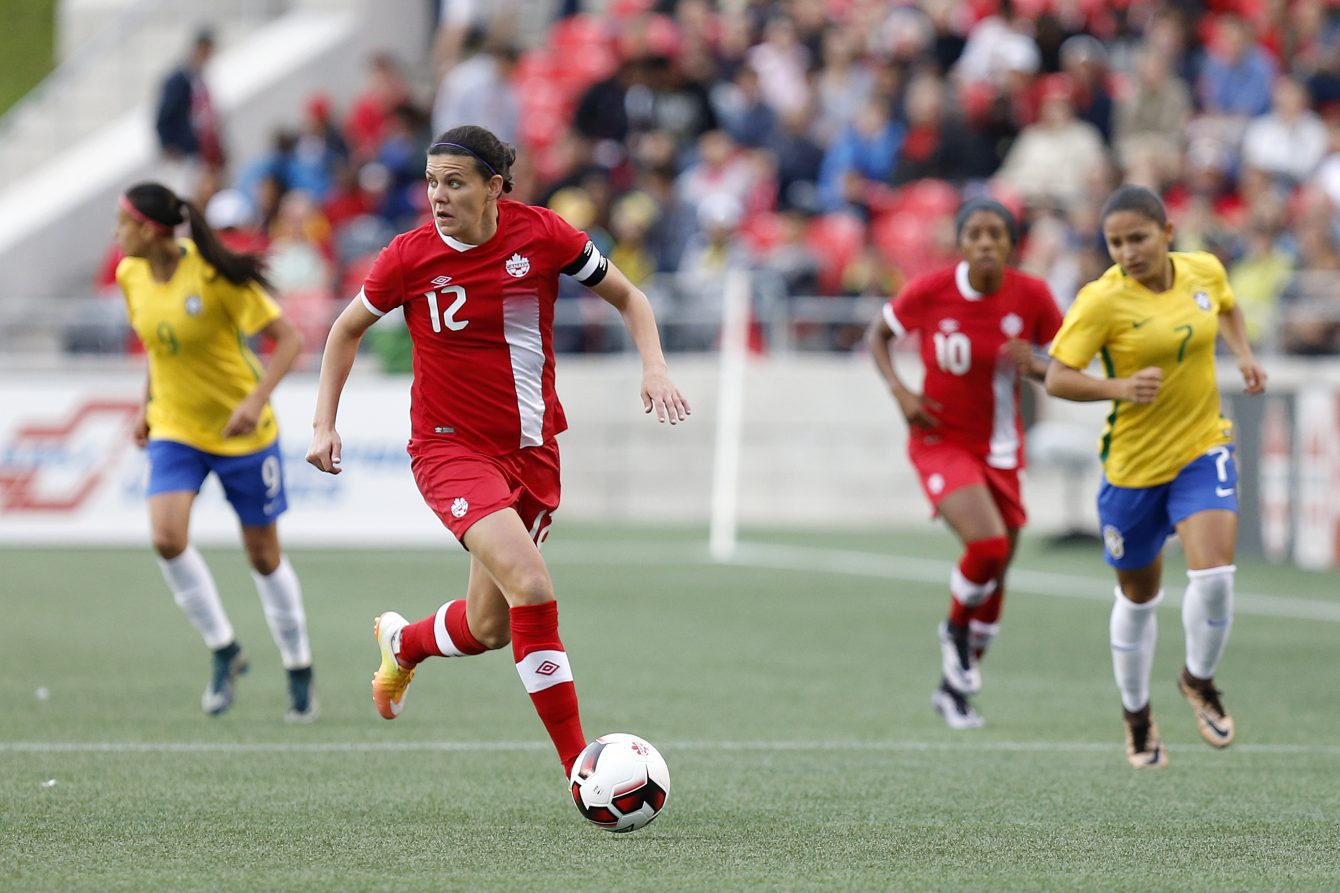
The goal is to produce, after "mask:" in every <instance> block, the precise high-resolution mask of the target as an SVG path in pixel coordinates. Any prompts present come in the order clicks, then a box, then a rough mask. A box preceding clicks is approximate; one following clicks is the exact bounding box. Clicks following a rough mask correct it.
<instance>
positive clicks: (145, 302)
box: [116, 239, 280, 456]
mask: <svg viewBox="0 0 1340 893" xmlns="http://www.w3.org/2000/svg"><path fill="white" fill-rule="evenodd" d="M178 245H179V246H180V248H181V259H180V260H179V261H178V262H177V269H176V271H175V272H174V273H173V274H172V279H171V280H170V281H168V282H157V281H155V279H154V277H153V273H152V271H150V269H149V261H148V260H146V259H145V258H142V257H127V258H125V259H124V260H122V261H121V263H120V264H118V265H117V268H116V281H117V284H119V285H120V286H121V291H122V292H123V293H124V294H125V296H126V310H127V312H128V313H129V315H130V325H131V327H132V328H134V329H135V334H136V335H138V336H139V339H140V342H141V343H143V344H144V350H145V353H146V354H147V355H148V357H149V407H148V414H149V436H150V437H152V438H154V439H158V440H173V441H176V442H178V443H184V444H186V445H187V446H192V447H195V448H196V449H198V450H203V451H205V452H207V453H215V454H217V455H221V456H243V455H247V454H249V453H254V452H257V451H258V450H262V449H264V448H265V447H267V446H269V445H270V444H271V443H273V442H274V440H275V438H276V437H278V436H279V428H278V426H277V425H276V424H275V417H274V412H273V411H272V410H271V409H270V406H269V404H266V406H265V409H264V410H263V411H262V412H261V417H260V419H259V420H258V421H257V423H256V429H255V430H254V431H253V432H251V433H250V434H243V435H240V436H237V437H224V436H223V426H224V425H226V424H228V419H229V418H230V417H231V416H232V414H233V410H235V409H237V405H238V404H239V403H241V402H242V400H243V399H244V398H245V397H246V396H247V395H248V394H250V393H251V392H252V391H253V390H254V389H255V387H256V382H258V381H260V379H261V365H260V362H259V361H258V360H257V359H256V355H255V354H254V353H252V350H251V347H250V346H249V345H248V344H247V338H248V337H250V336H252V335H254V334H256V333H257V332H259V331H260V330H261V329H263V328H265V327H266V326H268V325H269V324H270V323H271V322H273V321H274V320H275V319H277V318H278V317H279V316H280V310H279V305H278V304H276V303H275V302H274V300H273V299H272V298H271V297H270V296H269V295H268V294H266V293H265V290H264V289H263V288H261V287H260V285H258V284H256V283H254V282H253V283H249V284H247V285H234V284H233V283H231V282H229V281H228V280H227V279H225V278H223V276H221V275H219V273H218V271H217V270H215V269H214V267H213V266H212V265H210V264H209V263H208V262H207V261H205V259H204V258H202V257H201V256H200V252H199V251H197V250H196V247H195V243H194V242H192V241H191V240H190V239H181V240H179V242H178Z"/></svg>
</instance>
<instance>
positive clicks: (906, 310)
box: [884, 261, 1061, 468]
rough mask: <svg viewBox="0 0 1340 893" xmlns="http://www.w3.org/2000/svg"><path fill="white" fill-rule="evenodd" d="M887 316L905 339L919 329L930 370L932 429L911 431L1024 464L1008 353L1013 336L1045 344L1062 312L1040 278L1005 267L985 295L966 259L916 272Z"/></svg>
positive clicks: (1014, 372)
mask: <svg viewBox="0 0 1340 893" xmlns="http://www.w3.org/2000/svg"><path fill="white" fill-rule="evenodd" d="M884 321H885V322H886V323H888V325H889V328H890V329H892V330H893V333H894V334H895V335H897V336H899V337H900V338H901V337H902V336H904V335H906V334H908V333H910V332H916V333H918V344H919V346H920V348H921V362H922V365H923V366H924V367H925V369H926V379H925V382H924V383H923V384H922V393H923V394H924V395H925V396H926V397H928V398H929V399H930V400H933V401H935V403H937V404H939V406H940V408H939V409H938V410H936V409H934V408H933V407H929V406H928V407H927V412H928V413H930V414H931V415H933V416H934V417H935V419H936V421H937V423H938V424H937V425H936V426H935V427H934V428H913V429H912V431H911V433H910V436H911V437H912V438H913V439H914V440H920V441H924V442H926V443H935V442H937V441H939V442H945V443H952V444H955V445H958V446H961V447H964V448H966V449H968V450H971V451H972V452H974V453H976V454H977V455H979V456H981V457H982V458H983V459H985V460H986V462H987V464H988V465H990V466H992V467H993V468H1021V467H1023V464H1024V455H1023V449H1022V446H1023V422H1022V418H1021V416H1020V414H1019V367H1018V366H1017V365H1016V364H1015V362H1014V361H1013V360H1011V359H1010V358H1009V357H1008V356H1007V355H1006V354H1005V353H1004V352H1003V350H1002V349H1003V347H1004V346H1005V342H1007V341H1009V340H1010V339H1012V338H1022V339H1023V340H1025V341H1027V342H1029V343H1031V344H1035V345H1037V346H1039V347H1042V346H1045V345H1046V344H1047V343H1048V342H1049V341H1051V340H1052V336H1053V335H1055V334H1056V329H1057V327H1059V326H1060V325H1061V311H1060V310H1059V309H1058V308H1057V306H1056V301H1055V299H1053V298H1052V294H1051V291H1050V290H1049V289H1048V288H1047V284H1046V283H1045V282H1043V281H1042V280H1041V279H1037V278H1035V277H1033V276H1028V275H1025V274H1023V273H1020V272H1019V271H1018V270H1013V269H1006V270H1005V278H1004V281H1003V282H1002V283H1001V286H1000V289H999V290H998V291H996V292H995V293H993V294H989V295H987V294H982V293H981V292H979V291H977V290H976V289H974V288H973V287H972V284H971V283H970V282H969V281H968V264H967V262H966V261H964V262H961V263H959V265H958V266H957V267H955V268H954V269H951V270H941V271H939V272H935V273H927V274H926V275H924V276H918V277H917V278H915V279H913V280H912V281H911V282H909V283H907V285H905V286H904V287H903V289H902V291H900V292H899V293H898V295H897V296H896V297H894V298H893V300H891V301H889V302H888V303H887V304H885V305H884Z"/></svg>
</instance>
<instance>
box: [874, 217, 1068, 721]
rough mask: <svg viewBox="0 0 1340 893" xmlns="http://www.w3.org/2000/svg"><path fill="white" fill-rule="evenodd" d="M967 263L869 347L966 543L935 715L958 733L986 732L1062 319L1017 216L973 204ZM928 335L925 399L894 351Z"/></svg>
mask: <svg viewBox="0 0 1340 893" xmlns="http://www.w3.org/2000/svg"><path fill="white" fill-rule="evenodd" d="M955 226H956V230H957V233H958V246H959V250H960V252H961V253H962V255H963V260H962V261H960V262H959V263H958V264H957V265H956V266H955V267H954V268H952V269H948V270H942V271H940V272H937V273H928V274H926V275H924V276H919V277H917V278H915V279H913V280H912V281H911V282H909V283H907V285H906V286H904V287H903V289H902V290H901V291H900V292H899V293H898V294H897V296H895V297H894V298H893V299H892V300H891V301H889V303H888V304H886V305H885V306H884V310H883V313H882V314H881V315H880V316H879V317H878V318H876V319H875V320H874V321H873V322H871V324H870V327H869V329H868V331H867V332H866V343H867V344H868V345H869V347H870V353H871V356H872V357H873V358H874V360H875V366H876V367H877V368H878V370H879V374H880V375H881V376H883V378H884V381H885V382H886V383H887V384H888V387H889V390H890V391H891V392H892V394H893V397H894V399H895V400H897V401H898V406H899V408H900V409H901V410H902V412H903V415H904V416H905V417H906V418H907V423H908V426H909V435H910V436H909V439H908V455H909V456H910V457H911V459H912V464H913V466H915V468H916V470H917V474H918V476H919V477H920V478H921V485H922V487H923V488H924V489H925V491H926V496H927V498H928V499H930V501H931V504H932V505H933V506H934V507H935V510H936V512H938V513H939V514H940V515H941V516H943V517H944V519H945V521H946V522H947V523H948V524H949V526H950V527H951V528H952V529H953V531H954V533H955V534H956V535H957V536H958V538H959V539H960V540H962V541H963V544H964V552H963V557H962V558H961V559H960V560H959V563H958V566H957V567H955V568H954V570H953V573H952V574H951V576H950V580H949V592H950V603H949V616H948V617H947V618H946V620H945V622H944V623H942V624H941V625H940V628H939V637H940V652H941V671H942V678H941V680H940V687H939V688H938V689H937V690H936V692H935V694H934V695H932V697H931V706H932V707H933V708H934V709H935V711H936V712H937V713H939V714H941V715H942V716H943V717H944V719H945V722H947V723H948V724H949V727H950V728H953V729H970V728H976V727H978V726H980V725H982V719H981V717H980V716H979V715H978V714H977V712H976V710H974V709H973V707H972V705H971V704H970V703H969V702H968V696H969V695H972V694H975V693H976V692H977V691H979V690H980V689H981V685H982V678H981V671H980V669H979V666H978V662H979V661H980V659H981V657H982V654H983V653H984V652H985V651H986V649H987V648H988V647H989V645H990V643H991V640H992V638H994V636H995V634H996V632H997V630H998V628H999V619H1000V610H1001V603H1002V600H1003V598H1004V595H1005V585H1004V584H1005V569H1006V567H1008V566H1009V563H1010V558H1011V556H1012V555H1013V553H1014V546H1015V543H1016V542H1017V540H1018V537H1019V530H1020V528H1022V527H1023V526H1024V522H1025V520H1026V515H1025V513H1024V506H1023V501H1022V498H1021V496H1020V488H1019V469H1020V468H1022V467H1023V464H1024V449H1023V446H1024V437H1023V425H1022V422H1021V419H1020V412H1019V378H1020V375H1021V374H1022V375H1028V376H1030V377H1032V378H1036V379H1041V378H1042V377H1043V376H1044V375H1045V374H1046V372H1047V360H1046V359H1045V358H1044V357H1042V356H1039V355H1037V354H1035V353H1034V348H1035V347H1041V346H1045V345H1046V344H1047V343H1048V342H1050V341H1051V339H1052V336H1053V335H1055V334H1056V331H1057V329H1058V328H1060V325H1061V312H1060V310H1059V309H1058V308H1057V306H1056V301H1055V299H1053V298H1052V295H1051V292H1050V291H1049V290H1048V288H1047V285H1046V283H1044V282H1043V281H1042V280H1040V279H1035V278H1033V277H1032V276H1026V275H1024V274H1023V273H1020V272H1018V271H1017V270H1014V269H1011V268H1010V267H1009V266H1008V265H1007V264H1008V260H1009V256H1010V251H1011V250H1012V249H1013V247H1014V241H1015V238H1014V234H1015V230H1016V224H1015V221H1014V217H1013V215H1011V214H1010V212H1009V211H1008V210H1006V208H1005V207H1004V206H1003V205H1001V204H999V203H998V202H994V201H990V200H987V199H973V200H971V201H969V202H967V203H966V204H964V205H963V207H962V208H960V209H959V212H958V216H957V218H956V220H955ZM911 332H917V333H918V342H919V345H920V348H921V360H922V363H923V365H924V366H925V368H926V376H925V381H924V383H923V385H922V390H921V393H917V392H916V391H914V390H912V389H911V388H909V387H908V386H907V384H906V383H904V382H903V380H902V379H901V378H900V377H899V376H898V373H897V371H896V370H895V369H894V364H893V360H892V357H891V356H890V354H889V345H890V342H891V341H893V340H894V339H896V338H901V337H903V336H904V335H907V334H909V333H911Z"/></svg>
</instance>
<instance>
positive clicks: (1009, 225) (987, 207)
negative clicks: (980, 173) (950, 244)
mask: <svg viewBox="0 0 1340 893" xmlns="http://www.w3.org/2000/svg"><path fill="white" fill-rule="evenodd" d="M978 211H990V212H991V213H992V214H995V215H996V216H997V217H999V218H1000V219H1001V220H1003V221H1005V229H1007V230H1009V233H1010V241H1011V242H1014V243H1018V241H1019V222H1018V221H1017V220H1015V219H1014V215H1013V214H1011V213H1010V209H1009V208H1007V207H1005V206H1004V205H1002V204H1001V203H1000V202H998V201H996V200H995V199H993V198H973V199H968V201H966V202H964V203H963V206H962V207H961V208H959V209H958V213H957V214H955V215H954V239H955V240H956V241H957V240H958V238H959V237H961V236H962V235H963V227H964V225H965V224H967V222H968V218H969V217H971V216H972V215H973V214H975V213H976V212H978Z"/></svg>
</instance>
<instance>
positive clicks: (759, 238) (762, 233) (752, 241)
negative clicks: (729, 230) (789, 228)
mask: <svg viewBox="0 0 1340 893" xmlns="http://www.w3.org/2000/svg"><path fill="white" fill-rule="evenodd" d="M739 235H740V238H741V239H743V240H744V242H745V244H746V245H748V246H749V250H750V251H751V252H753V253H754V254H755V255H756V256H758V255H762V254H765V253H767V252H768V251H770V250H772V249H773V248H775V247H777V244H778V243H779V242H781V241H782V238H783V236H784V235H785V227H784V225H783V222H782V218H781V215H779V214H773V213H770V212H764V213H761V214H754V215H752V216H750V217H748V218H746V219H745V221H744V222H743V223H742V224H740V229H739Z"/></svg>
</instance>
